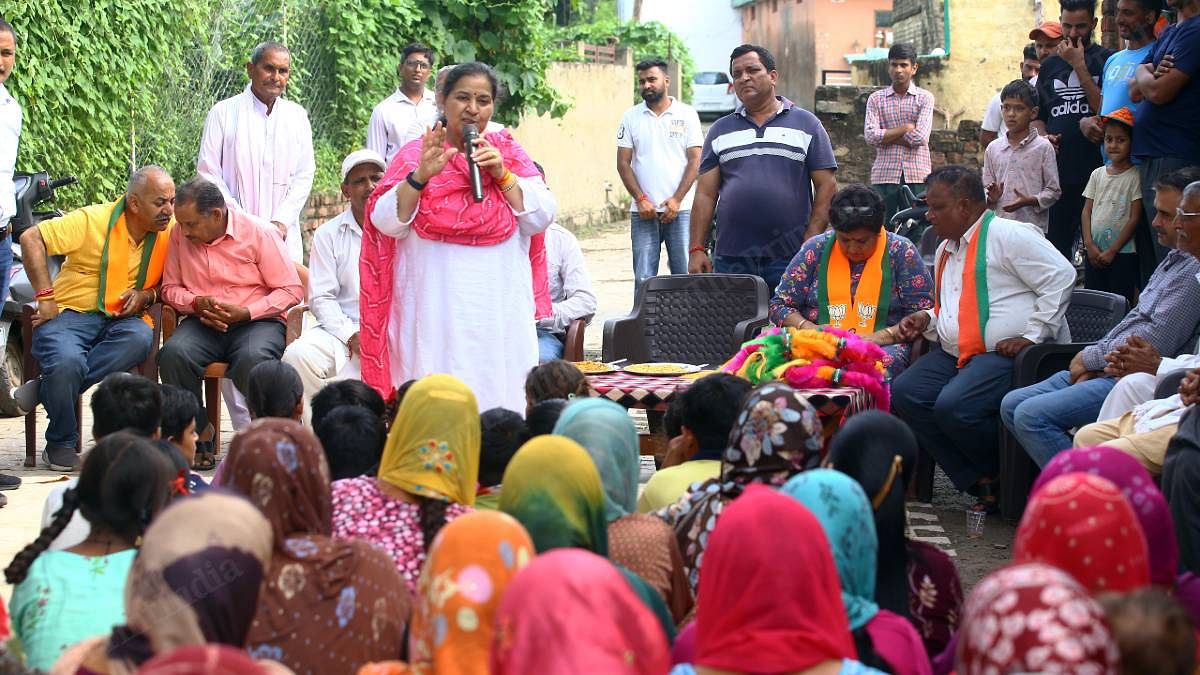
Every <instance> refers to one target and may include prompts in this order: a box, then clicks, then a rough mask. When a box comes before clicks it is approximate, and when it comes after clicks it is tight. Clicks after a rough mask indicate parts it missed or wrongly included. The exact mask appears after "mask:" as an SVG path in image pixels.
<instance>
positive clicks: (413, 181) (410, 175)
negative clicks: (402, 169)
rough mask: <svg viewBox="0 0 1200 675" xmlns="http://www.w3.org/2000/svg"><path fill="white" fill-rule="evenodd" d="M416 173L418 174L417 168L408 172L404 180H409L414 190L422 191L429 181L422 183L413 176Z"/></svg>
mask: <svg viewBox="0 0 1200 675" xmlns="http://www.w3.org/2000/svg"><path fill="white" fill-rule="evenodd" d="M415 175H417V170H416V169H413V170H412V171H409V172H408V175H407V176H405V178H404V180H405V181H407V182H408V184H409V185H411V186H413V189H414V190H416V191H417V192H420V191H421V190H424V189H425V186H426V185H427V183H422V182H421V181H419V180H417V179H416V178H413V176H415Z"/></svg>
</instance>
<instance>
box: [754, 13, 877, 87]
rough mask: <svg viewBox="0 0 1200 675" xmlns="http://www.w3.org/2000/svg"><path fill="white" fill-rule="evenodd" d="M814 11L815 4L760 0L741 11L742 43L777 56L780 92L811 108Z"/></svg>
mask: <svg viewBox="0 0 1200 675" xmlns="http://www.w3.org/2000/svg"><path fill="white" fill-rule="evenodd" d="M812 10H813V5H812V2H795V0H760V1H759V2H755V3H754V4H751V5H746V6H744V7H741V8H740V9H739V11H740V12H741V14H742V41H743V42H749V43H752V44H757V45H762V46H763V47H766V48H767V49H768V50H770V52H771V53H772V54H774V55H775V62H776V67H777V68H778V70H779V83H778V86H777V89H776V90H777V91H778V93H780V94H782V95H784V96H786V97H788V98H790V99H791V100H793V101H795V102H796V103H798V104H799V105H801V106H803V107H805V108H809V109H811V108H812V105H813V90H814V89H815V88H816V85H817V79H816V68H815V67H814V64H815V63H816V61H817V51H816V39H815V37H814V36H815V30H814V27H813V11H812ZM872 23H874V21H872Z"/></svg>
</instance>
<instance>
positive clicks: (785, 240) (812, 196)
mask: <svg viewBox="0 0 1200 675" xmlns="http://www.w3.org/2000/svg"><path fill="white" fill-rule="evenodd" d="M729 71H730V75H732V77H733V88H734V91H735V92H736V93H737V96H738V100H739V101H741V103H740V104H739V105H738V107H737V109H736V110H735V111H734V112H733V113H731V114H729V115H726V116H725V117H722V118H721V119H719V120H717V121H716V122H714V123H713V126H712V128H711V129H710V130H709V132H708V137H707V138H705V140H704V150H703V153H702V155H701V159H700V179H699V181H698V182H697V184H696V197H695V201H693V203H692V223H691V230H692V235H691V242H690V244H689V250H688V255H689V259H688V271H689V272H690V273H692V274H699V273H703V272H714V271H715V272H720V273H727V274H754V275H757V276H759V277H762V278H763V280H765V281H766V282H767V285H768V286H769V287H770V288H771V289H774V288H775V287H776V286H778V285H779V278H780V277H781V276H782V275H783V272H784V270H785V269H787V266H788V263H789V262H791V259H792V256H793V255H794V254H795V253H796V251H797V250H799V249H800V246H801V244H803V243H804V240H805V238H806V236H809V235H813V234H817V233H819V232H823V231H824V230H825V229H826V227H827V226H828V225H829V204H830V202H831V201H832V200H833V194H834V193H835V192H837V180H836V179H835V178H834V171H836V170H837V161H836V160H835V159H834V156H833V147H832V146H831V145H830V143H829V134H827V133H826V132H825V128H824V127H822V126H821V122H820V121H819V120H818V119H817V118H816V116H815V115H813V114H812V113H810V112H809V111H807V110H804V109H802V108H800V107H798V106H796V105H795V104H794V103H792V102H791V101H789V100H788V99H787V98H784V97H782V96H776V95H775V83H776V81H777V80H778V78H779V73H778V71H776V70H775V57H773V56H772V55H771V52H769V51H767V50H766V49H764V48H762V47H759V46H757V45H748V44H747V45H742V46H740V47H738V48H737V49H734V50H733V53H732V54H731V55H730V57H729ZM718 198H719V201H718ZM714 213H715V215H716V227H717V233H716V247H715V250H714V251H713V255H712V257H711V258H710V257H709V254H708V248H707V242H708V236H709V233H710V231H711V228H712V225H713V215H714Z"/></svg>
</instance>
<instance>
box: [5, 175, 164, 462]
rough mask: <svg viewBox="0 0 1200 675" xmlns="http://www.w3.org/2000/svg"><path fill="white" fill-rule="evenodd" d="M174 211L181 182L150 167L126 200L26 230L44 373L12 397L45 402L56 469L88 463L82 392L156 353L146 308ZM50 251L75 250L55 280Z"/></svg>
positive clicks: (24, 249) (23, 403)
mask: <svg viewBox="0 0 1200 675" xmlns="http://www.w3.org/2000/svg"><path fill="white" fill-rule="evenodd" d="M174 213H175V182H174V181H173V180H171V176H170V175H169V174H167V172H166V171H165V170H163V169H162V168H161V167H157V166H145V167H142V168H141V169H138V170H137V172H135V173H134V174H133V176H131V177H130V179H129V185H128V188H127V189H126V191H125V195H124V196H123V197H121V198H120V199H118V200H117V201H115V202H111V203H108V204H96V205H93V206H85V207H83V208H81V209H78V210H75V211H72V212H70V213H68V214H66V215H65V216H62V217H61V218H54V219H52V220H47V221H44V222H42V223H41V224H39V225H38V226H37V227H34V228H30V229H28V230H26V231H25V233H24V234H22V235H21V254H22V259H23V261H24V263H25V271H26V273H27V274H28V275H29V281H30V282H31V283H32V284H33V288H34V290H35V298H36V300H37V314H35V315H34V317H33V325H34V332H33V357H34V358H35V359H37V362H38V366H39V367H40V368H41V370H42V376H41V378H40V380H30V381H29V382H26V383H25V384H23V385H21V386H20V387H17V389H16V391H14V392H13V397H14V398H15V399H16V400H17V404H18V406H19V407H20V408H21V409H22V410H24V411H29V410H32V409H33V408H34V406H36V405H37V403H38V402H41V404H42V405H43V406H45V408H46V415H47V416H48V417H49V418H50V424H49V426H48V427H47V428H46V448H45V450H43V451H42V461H43V462H45V463H46V464H48V465H50V468H51V469H54V470H57V471H74V470H75V469H77V468H78V466H79V457H78V455H76V454H75V445H76V443H77V442H78V441H79V438H78V432H77V428H78V420H77V419H76V418H75V397H76V396H78V395H79V394H80V393H81V392H83V391H84V390H86V389H87V388H88V387H90V386H92V385H93V384H96V383H97V382H99V381H100V380H103V379H104V376H105V375H108V374H109V373H118V372H123V371H126V370H129V369H130V368H132V367H134V366H136V365H137V364H139V363H141V362H142V361H145V360H146V357H147V356H148V355H149V354H150V347H151V340H152V338H153V336H154V331H153V329H152V328H151V323H150V319H149V317H147V316H145V315H144V313H145V311H146V309H147V308H148V307H150V305H152V304H154V303H155V302H156V301H157V300H158V298H159V291H158V286H159V283H160V280H161V279H162V271H163V264H164V262H165V261H166V256H167V242H168V240H169V239H170V230H171V228H172V227H173V226H174V224H175V221H174V217H173V216H174ZM48 255H63V256H66V262H64V263H63V266H62V271H61V272H59V274H58V277H56V278H55V279H54V281H53V284H52V283H51V280H50V274H49V271H48V270H47V266H46V258H47V256H48Z"/></svg>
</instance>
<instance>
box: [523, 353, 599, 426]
mask: <svg viewBox="0 0 1200 675" xmlns="http://www.w3.org/2000/svg"><path fill="white" fill-rule="evenodd" d="M590 392H591V389H590V388H589V387H588V383H587V378H586V377H584V376H583V373H582V372H580V370H579V369H578V368H576V367H575V365H574V364H572V363H571V362H569V361H563V360H562V359H555V360H553V361H547V362H545V363H543V364H541V365H538V366H534V367H533V368H531V369H530V370H529V375H527V376H526V377H525V417H526V418H528V417H529V411H530V410H532V409H533V406H534V405H535V404H538V403H541V402H542V401H546V400H549V399H552V398H561V399H567V400H570V399H572V398H575V397H576V396H588V395H589V393H590Z"/></svg>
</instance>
